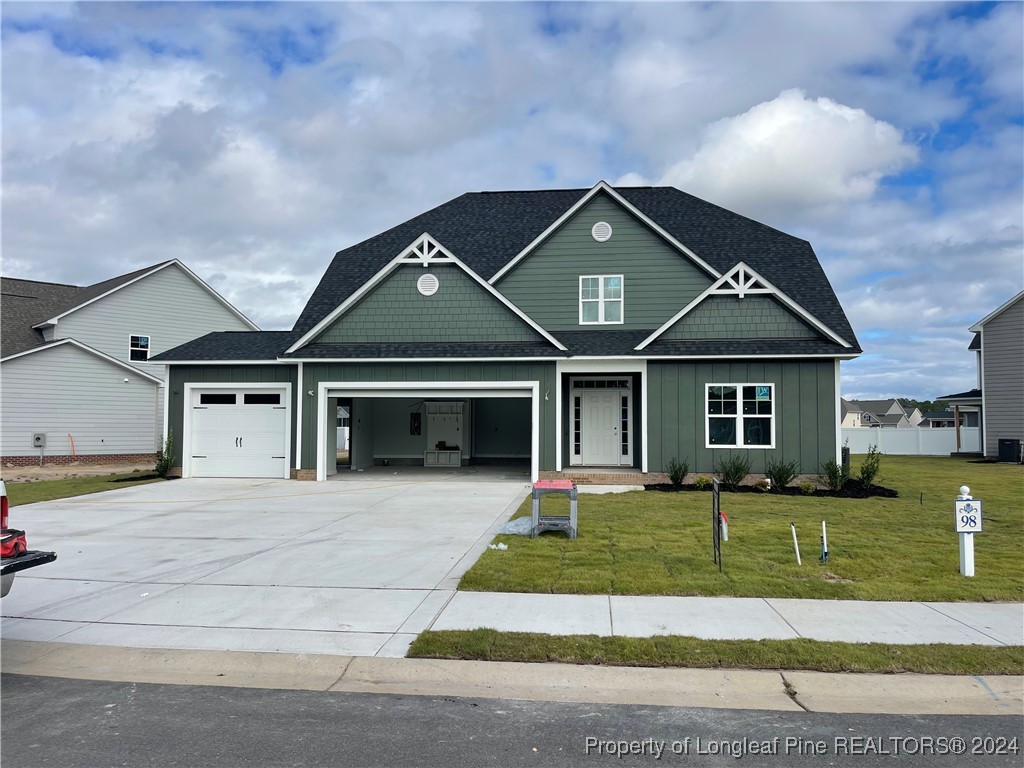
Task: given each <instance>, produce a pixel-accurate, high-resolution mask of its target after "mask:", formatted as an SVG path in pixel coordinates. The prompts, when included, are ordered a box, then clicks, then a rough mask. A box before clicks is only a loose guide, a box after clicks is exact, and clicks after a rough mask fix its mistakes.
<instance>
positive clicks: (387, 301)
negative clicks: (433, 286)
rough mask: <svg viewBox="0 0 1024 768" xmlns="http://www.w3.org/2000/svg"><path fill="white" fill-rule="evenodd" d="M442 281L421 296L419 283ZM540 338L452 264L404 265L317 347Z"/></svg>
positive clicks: (338, 322) (322, 337) (318, 340)
mask: <svg viewBox="0 0 1024 768" xmlns="http://www.w3.org/2000/svg"><path fill="white" fill-rule="evenodd" d="M424 274H431V275H434V276H435V277H436V278H437V279H438V283H439V285H438V289H437V293H435V294H434V295H433V296H423V295H422V294H421V293H420V292H419V291H418V290H417V288H416V281H417V280H419V278H420V277H421V276H422V275H424ZM541 340H542V337H541V335H540V334H539V333H537V332H536V331H535V330H533V329H532V328H530V326H528V325H527V324H526V323H525V322H523V320H522V319H520V318H518V317H516V316H515V314H513V313H512V311H511V310H509V309H508V307H506V306H504V305H502V304H501V302H499V301H498V299H496V298H495V297H494V296H492V295H489V294H488V293H487V291H486V289H485V288H483V287H482V286H481V285H479V284H478V283H476V282H474V281H473V279H472V278H470V277H469V275H467V274H466V273H465V272H463V271H462V269H460V268H459V267H457V266H454V265H451V264H435V265H432V266H431V267H429V268H428V269H424V268H423V267H421V266H419V265H401V266H399V267H397V268H396V270H395V271H394V272H392V273H391V274H390V275H388V276H387V277H386V278H384V281H383V282H382V283H381V284H380V285H378V286H377V287H376V288H374V289H373V290H372V291H371V292H370V293H369V294H368V295H367V296H365V297H363V298H362V299H361V300H360V301H359V303H357V304H356V305H355V306H354V307H351V308H350V309H349V310H348V311H347V312H345V314H343V315H342V316H341V317H339V318H338V319H337V320H336V321H335V322H334V324H333V325H331V327H330V328H328V329H326V330H325V331H324V332H323V333H322V334H320V336H318V337H317V338H316V339H315V340H314V342H313V343H314V344H332V343H333V344H341V343H349V344H350V343H363V342H369V343H385V342H402V341H409V342H420V341H444V342H456V341H474V342H476V341H479V342H484V341H489V342H493V341H527V342H530V341H541Z"/></svg>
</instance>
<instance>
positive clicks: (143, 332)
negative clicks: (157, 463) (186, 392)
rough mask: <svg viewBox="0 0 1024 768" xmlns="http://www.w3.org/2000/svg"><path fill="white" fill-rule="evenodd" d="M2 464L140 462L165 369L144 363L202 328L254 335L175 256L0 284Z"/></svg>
mask: <svg viewBox="0 0 1024 768" xmlns="http://www.w3.org/2000/svg"><path fill="white" fill-rule="evenodd" d="M0 293H2V296H0V308H2V309H0V311H2V326H0V354H2V358H0V378H2V383H3V385H2V390H0V391H2V394H0V420H2V423H0V456H2V461H3V463H4V464H6V465H8V466H11V465H15V466H18V465H26V464H36V463H40V460H41V459H42V461H44V462H45V463H48V464H66V463H71V462H74V461H78V462H82V463H106V462H113V461H123V460H139V461H142V460H149V459H151V458H152V457H153V455H154V451H155V450H156V449H157V447H158V446H159V444H160V442H161V438H162V435H163V433H164V423H163V418H164V411H165V408H164V381H165V378H166V374H167V372H166V368H165V367H164V366H162V365H158V364H153V363H151V362H150V359H151V358H152V357H153V356H155V355H157V354H159V353H160V352H163V351H166V350H168V349H171V348H172V347H176V346H178V345H180V344H182V343H184V342H186V341H189V340H191V339H194V338H196V337H197V336H202V335H204V334H207V333H209V332H210V331H214V330H217V331H228V330H245V331H253V330H257V327H256V326H255V325H254V324H253V323H252V322H250V321H249V320H248V319H247V318H246V317H245V316H243V315H242V314H241V313H240V312H239V311H238V310H237V309H235V308H234V307H232V306H231V305H230V304H229V303H228V302H227V301H226V300H225V299H224V298H223V297H222V296H220V295H219V294H218V293H217V292H216V291H214V290H213V289H212V288H211V287H210V286H209V285H207V284H206V283H205V282H203V281H202V280H201V279H199V278H198V277H197V276H196V275H195V274H193V273H192V271H191V270H189V269H188V268H187V267H186V266H185V265H184V264H182V263H181V262H179V261H177V260H171V261H165V262H163V263H160V264H156V265H154V266H151V267H147V268H145V269H140V270H137V271H135V272H131V273H129V274H125V275H120V276H118V277H115V278H112V279H110V280H105V281H103V282H100V283H96V284H94V285H89V286H77V285H62V284H58V283H46V282H39V281H35V280H19V279H15V278H7V277H5V278H3V279H2V280H0Z"/></svg>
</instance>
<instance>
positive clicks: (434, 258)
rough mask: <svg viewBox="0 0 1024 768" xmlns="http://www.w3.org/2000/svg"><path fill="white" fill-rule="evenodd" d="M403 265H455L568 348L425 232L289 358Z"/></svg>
mask: <svg viewBox="0 0 1024 768" xmlns="http://www.w3.org/2000/svg"><path fill="white" fill-rule="evenodd" d="M403 264H418V265H421V266H422V267H423V268H424V269H426V268H427V267H429V266H430V265H431V264H454V265H455V266H457V267H459V269H461V270H462V271H463V272H465V273H466V274H467V275H469V277H470V278H472V279H473V280H474V281H475V282H476V283H477V284H478V285H479V286H481V287H482V288H483V289H484V290H485V291H486V292H487V293H488V294H490V295H491V296H492V297H494V298H495V299H497V300H498V301H499V302H501V304H502V305H504V306H505V308H506V309H508V310H509V311H511V312H512V313H513V314H515V315H516V316H517V317H518V318H519V319H520V320H522V321H523V322H524V323H526V324H527V325H529V326H530V328H532V329H533V330H534V331H536V332H537V333H538V334H540V336H542V337H543V338H544V339H546V340H547V341H549V342H551V343H552V344H553V345H554V346H555V347H556V348H557V349H560V350H562V351H563V352H564V351H565V347H564V346H563V345H562V343H561V342H560V341H559V340H558V339H556V338H555V337H554V336H552V335H551V334H550V333H548V332H547V331H545V330H544V329H543V328H542V327H541V326H540V325H539V324H538V323H536V322H534V320H532V319H531V318H530V317H529V316H528V315H527V314H526V313H525V312H523V311H522V310H521V309H519V307H517V306H516V305H515V304H513V303H512V302H511V301H509V300H508V299H507V298H505V297H504V296H502V295H501V293H499V292H498V291H497V290H496V289H495V288H494V287H493V286H492V285H491V284H490V283H488V282H487V281H486V280H484V279H483V278H482V277H480V276H479V275H478V274H477V273H476V272H474V271H473V270H472V269H470V268H469V267H468V266H466V264H464V263H463V262H462V261H461V260H460V259H458V258H457V257H456V256H455V255H454V254H453V253H452V252H451V251H449V250H448V249H447V248H445V247H444V246H443V245H441V243H439V242H438V241H437V240H435V239H434V238H433V237H432V236H431V235H430V233H428V232H424V233H423V234H422V235H420V236H419V237H417V238H416V239H415V240H413V241H412V243H410V244H409V245H408V246H406V248H405V249H404V250H403V251H402V252H401V253H399V254H398V255H397V256H395V258H393V259H392V260H391V261H389V262H388V263H387V264H386V265H385V266H384V268H383V269H381V270H379V271H378V272H377V274H375V275H374V276H373V277H371V278H370V279H369V280H367V281H366V282H365V283H363V284H362V285H361V286H359V288H358V289H357V290H356V291H355V292H354V293H352V294H351V295H350V296H349V297H348V298H347V299H345V300H344V301H343V302H342V303H341V304H339V305H338V306H337V308H335V309H334V311H333V312H331V313H330V314H328V315H327V316H326V317H324V318H323V319H322V320H321V321H320V322H319V323H317V324H316V325H314V326H313V327H312V328H311V329H309V330H308V331H306V333H304V334H303V335H302V336H301V337H300V338H299V340H298V341H296V342H295V343H294V344H292V345H291V346H290V347H288V349H286V350H285V354H288V353H290V352H296V351H298V350H300V349H302V347H304V346H305V345H306V344H308V343H309V342H310V341H312V340H313V339H314V338H316V337H317V336H318V335H320V334H321V333H323V331H325V330H326V329H327V328H328V327H329V326H330V325H331V324H332V323H334V322H335V321H336V320H338V318H340V317H341V316H342V315H344V314H345V313H346V312H347V311H348V310H349V309H351V308H352V307H353V306H355V305H356V304H357V303H358V302H359V301H360V300H361V299H362V298H363V297H365V296H366V295H367V294H368V293H369V292H370V291H371V290H373V289H374V288H376V287H377V286H378V285H379V284H380V283H381V282H382V281H383V280H384V278H385V277H387V276H388V275H390V274H391V273H392V272H393V271H394V270H395V269H397V268H398V267H399V266H401V265H403Z"/></svg>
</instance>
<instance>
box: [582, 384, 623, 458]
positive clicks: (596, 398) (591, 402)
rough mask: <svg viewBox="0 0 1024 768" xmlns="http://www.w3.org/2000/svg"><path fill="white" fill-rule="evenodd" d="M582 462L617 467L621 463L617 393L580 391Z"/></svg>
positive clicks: (594, 390)
mask: <svg viewBox="0 0 1024 768" xmlns="http://www.w3.org/2000/svg"><path fill="white" fill-rule="evenodd" d="M582 394H583V414H582V415H583V430H582V432H583V434H582V435H581V437H582V440H583V463H584V464H590V465H596V466H618V465H619V464H621V463H622V458H623V457H622V442H621V438H620V436H619V429H620V401H621V394H620V390H617V389H588V390H583V392H582Z"/></svg>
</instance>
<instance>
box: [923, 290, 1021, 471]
mask: <svg viewBox="0 0 1024 768" xmlns="http://www.w3.org/2000/svg"><path fill="white" fill-rule="evenodd" d="M969 330H970V331H971V332H973V333H974V334H975V335H974V338H973V339H972V340H971V344H970V346H969V347H968V349H971V350H973V351H975V352H976V353H977V358H978V387H977V388H976V389H973V390H970V391H967V392H957V393H955V394H951V395H944V396H942V397H940V398H938V399H939V400H944V401H947V402H948V403H949V404H950V406H951V407H953V408H954V409H960V410H963V409H966V408H970V409H977V408H978V407H980V409H981V426H982V430H981V431H982V445H983V446H984V453H985V456H986V457H987V458H991V459H999V460H1000V461H1020V460H1021V455H1022V454H1021V445H1022V444H1024V291H1022V292H1020V293H1018V294H1017V295H1016V296H1014V297H1013V298H1012V299H1010V300H1009V301H1007V302H1006V303H1005V304H1003V305H1002V306H1000V307H999V308H998V309H996V310H995V311H994V312H992V313H991V314H989V315H987V316H986V317H985V318H984V319H982V320H980V321H978V322H977V323H975V324H974V325H972V326H971V327H970V329H969Z"/></svg>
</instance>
